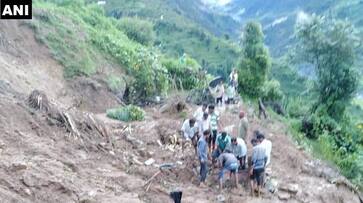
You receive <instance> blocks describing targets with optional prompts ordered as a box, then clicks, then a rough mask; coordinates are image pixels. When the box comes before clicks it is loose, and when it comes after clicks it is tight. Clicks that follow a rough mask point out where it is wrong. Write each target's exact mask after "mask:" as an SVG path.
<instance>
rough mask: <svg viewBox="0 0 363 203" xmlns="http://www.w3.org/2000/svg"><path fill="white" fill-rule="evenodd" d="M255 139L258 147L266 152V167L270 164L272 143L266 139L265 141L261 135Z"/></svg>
mask: <svg viewBox="0 0 363 203" xmlns="http://www.w3.org/2000/svg"><path fill="white" fill-rule="evenodd" d="M257 139H258V140H259V141H260V143H261V144H260V145H261V146H262V147H263V148H265V151H266V158H267V161H266V167H267V166H268V165H269V164H270V161H271V150H272V142H271V141H270V140H268V139H265V135H264V134H262V133H258V134H257Z"/></svg>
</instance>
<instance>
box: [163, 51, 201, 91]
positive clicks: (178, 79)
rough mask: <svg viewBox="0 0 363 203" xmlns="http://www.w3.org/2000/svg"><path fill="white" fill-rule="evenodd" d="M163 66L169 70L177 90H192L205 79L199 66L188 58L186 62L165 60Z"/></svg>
mask: <svg viewBox="0 0 363 203" xmlns="http://www.w3.org/2000/svg"><path fill="white" fill-rule="evenodd" d="M162 65H163V66H164V67H165V68H166V69H167V70H168V73H169V75H170V78H171V79H172V80H174V81H175V83H176V88H177V89H185V90H191V89H193V88H196V87H198V86H199V85H200V83H202V82H203V80H204V79H205V78H204V76H203V75H200V66H199V64H198V63H197V62H196V61H195V60H193V59H190V58H186V60H185V62H181V61H178V60H175V59H164V60H162Z"/></svg>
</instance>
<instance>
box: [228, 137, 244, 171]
mask: <svg viewBox="0 0 363 203" xmlns="http://www.w3.org/2000/svg"><path fill="white" fill-rule="evenodd" d="M227 149H228V150H230V151H231V152H232V154H233V155H234V156H235V157H236V158H237V160H238V162H239V170H244V169H245V163H246V154H247V147H246V143H245V141H244V140H243V139H241V138H237V137H233V138H232V139H231V144H230V145H229V146H228V147H227Z"/></svg>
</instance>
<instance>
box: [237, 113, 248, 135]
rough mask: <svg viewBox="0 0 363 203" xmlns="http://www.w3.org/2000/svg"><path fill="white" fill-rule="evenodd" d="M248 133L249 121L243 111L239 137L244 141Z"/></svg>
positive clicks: (240, 115) (240, 118)
mask: <svg viewBox="0 0 363 203" xmlns="http://www.w3.org/2000/svg"><path fill="white" fill-rule="evenodd" d="M247 132H248V120H247V116H246V115H245V112H243V111H241V112H240V113H239V124H238V137H239V138H242V139H243V140H245V139H246V137H247Z"/></svg>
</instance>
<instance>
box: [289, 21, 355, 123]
mask: <svg viewBox="0 0 363 203" xmlns="http://www.w3.org/2000/svg"><path fill="white" fill-rule="evenodd" d="M296 31H297V32H296V34H297V38H298V40H299V44H298V46H299V47H298V49H297V50H301V52H302V53H301V54H300V55H301V56H302V59H304V60H305V61H306V62H309V63H311V64H312V65H313V66H314V67H315V72H316V77H317V80H316V81H315V83H316V84H315V86H316V90H317V92H318V95H319V97H318V100H317V102H316V104H315V105H314V106H313V108H312V111H313V112H316V111H317V110H318V109H319V110H320V111H324V112H326V113H327V115H328V116H329V117H331V118H333V119H334V120H336V121H339V120H340V119H341V118H342V117H343V115H344V112H345V108H346V106H347V104H348V103H349V102H350V101H351V99H352V98H353V96H354V93H355V91H356V89H357V85H358V75H359V74H358V73H357V71H356V70H355V68H354V60H355V53H354V51H355V50H354V47H355V45H357V42H358V41H357V40H356V39H358V38H356V36H355V35H354V33H355V31H354V28H353V27H352V26H351V25H350V24H349V23H347V22H345V21H336V20H327V19H325V18H324V17H319V16H315V15H313V16H310V17H308V18H305V19H304V20H303V21H300V22H298V24H297V27H296Z"/></svg>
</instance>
